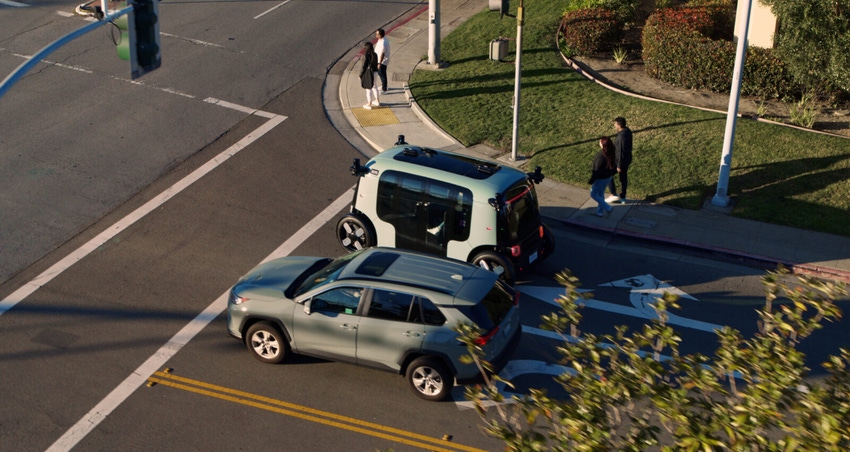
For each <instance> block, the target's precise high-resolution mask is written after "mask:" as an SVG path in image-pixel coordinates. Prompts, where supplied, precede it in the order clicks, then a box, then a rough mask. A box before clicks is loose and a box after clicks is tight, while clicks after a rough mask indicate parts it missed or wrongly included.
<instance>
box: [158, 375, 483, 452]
mask: <svg viewBox="0 0 850 452" xmlns="http://www.w3.org/2000/svg"><path fill="white" fill-rule="evenodd" d="M154 384H160V385H163V386H168V387H171V388H175V389H182V390H184V391H189V392H193V393H195V394H200V395H204V396H208V397H214V398H216V399H220V400H226V401H228V402H233V403H239V404H242V405H247V406H250V407H254V408H259V409H261V410H266V411H271V412H274V413H278V414H284V415H287V416H292V417H296V418H299V419H303V420H307V421H311V422H316V423H318V424H324V425H328V426H331V427H336V428H341V429H344V430H349V431H352V432H357V433H362V434H364V435H369V436H374V437H377V438H382V439H385V440H388V441H394V442H398V443H402V444H407V445H410V446H414V447H418V448H421V449H426V450H432V451H440V452H456V451H468V452H486V451H484V450H482V449H477V448H474V447H469V446H464V445H462V444H455V443H452V442H450V441H448V440H446V439H440V438H432V437H430V436H425V435H420V434H417V433H413V432H408V431H406V430H401V429H397V428H392V427H387V426H385V425H380V424H375V423H372V422H366V421H363V420H360V419H356V418H352V417H348V416H342V415H339V414H335V413H330V412H327V411H322V410H317V409H315V408H310V407H306V406H302V405H297V404H294V403H289V402H285V401H283V400H277V399H272V398H270V397H264V396H261V395H257V394H251V393H249V392H244V391H239V390H236V389H231V388H226V387H224V386H218V385H214V384H210V383H205V382H203V381H198V380H193V379H191V378H185V377H180V376H177V375H174V374H172V373H170V371H169V370H166V371H165V372H163V371H158V372H155V373H154V374H153V375H152V376H151V377H149V378H148V386H153V385H154Z"/></svg>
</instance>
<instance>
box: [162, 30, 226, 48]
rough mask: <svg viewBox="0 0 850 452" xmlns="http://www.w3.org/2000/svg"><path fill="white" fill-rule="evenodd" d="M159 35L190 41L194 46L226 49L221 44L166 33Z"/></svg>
mask: <svg viewBox="0 0 850 452" xmlns="http://www.w3.org/2000/svg"><path fill="white" fill-rule="evenodd" d="M159 34H160V36H168V37H169V38H174V39H180V40H182V41H188V42H191V43H192V44H198V45H201V46H206V47H219V48H222V49H223V48H224V46H223V45H221V44H215V43H212V42H207V41H201V40H198V39H192V38H184V37H182V36H177V35H173V34H171V33H165V32H162V31H160V32H159Z"/></svg>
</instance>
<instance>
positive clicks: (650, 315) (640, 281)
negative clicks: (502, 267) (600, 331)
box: [520, 275, 722, 333]
mask: <svg viewBox="0 0 850 452" xmlns="http://www.w3.org/2000/svg"><path fill="white" fill-rule="evenodd" d="M600 286H609V287H621V288H629V289H630V294H629V300H630V301H631V303H632V306H633V307H630V306H624V305H621V304H618V303H611V302H607V301H601V300H596V299H592V298H590V299H587V300H583V301H582V303H583V304H584V305H585V307H587V308H590V309H598V310H602V311H608V312H614V313H617V314H622V315H628V316H631V317H637V318H642V319H657V318H658V316H657V315H656V313H655V310H654V309H653V308H652V306H650V304H652V303H654V302H655V300H656V299H657V298H658V297H660V296H661V295H663V294H664V292H670V293H674V294H676V295H679V297H681V298H687V299H690V300H694V301H697V299H696V298H694V297H692V296H691V295H688V294H687V293H685V292H683V291H682V290H680V289H678V288H676V287H674V286H671V285H669V284H667V283H665V282H663V281H660V280H658V279H656V278H655V277H654V276H652V275H641V276H635V277H632V278H626V279H622V280H619V281H612V282H608V283H604V284H600ZM582 291H583V292H587V290H582ZM520 292H522V293H524V294H526V295H530V296H532V297H534V298H537V299H538V300H540V301H544V302H546V303H550V304H553V305H557V303H556V302H555V300H556V299H557V298H558V297H560V296H561V295H563V294H564V288H563V287H551V286H546V287H544V286H521V287H520ZM668 315H669V318H668V320H667V323H668V324H670V325H679V326H683V327H686V328H693V329H695V330H700V331H707V332H710V333H713V332H714V331H715V330H717V329H720V328H722V325H717V324H714V323H708V322H703V321H701V320H693V319H687V318H684V317H681V316H677V315H674V314H671V313H669V312H668Z"/></svg>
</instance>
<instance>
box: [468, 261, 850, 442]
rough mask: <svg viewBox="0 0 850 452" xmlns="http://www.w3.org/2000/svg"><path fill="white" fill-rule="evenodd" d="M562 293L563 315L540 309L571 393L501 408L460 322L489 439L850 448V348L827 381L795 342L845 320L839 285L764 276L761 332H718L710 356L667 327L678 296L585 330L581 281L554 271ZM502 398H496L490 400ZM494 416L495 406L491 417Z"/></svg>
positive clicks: (471, 332) (472, 396) (834, 360)
mask: <svg viewBox="0 0 850 452" xmlns="http://www.w3.org/2000/svg"><path fill="white" fill-rule="evenodd" d="M557 280H558V282H559V283H560V284H562V285H563V286H564V287H565V288H566V293H565V294H564V295H562V296H560V297H559V299H558V300H557V302H558V304H559V306H560V310H559V311H558V312H552V313H550V314H547V315H544V316H543V317H542V319H543V327H544V328H547V329H549V330H552V331H555V332H557V333H559V334H560V335H561V337H563V339H564V342H563V344H561V345H560V347H558V351H559V353H560V354H561V355H562V356H563V359H562V364H563V365H565V366H567V367H568V368H569V369H570V370H569V371H568V372H565V373H563V374H561V375H559V376H558V377H556V378H555V381H556V382H557V383H558V384H559V385H560V386H561V387H562V388H564V389H565V390H566V393H567V394H569V395H568V397H567V399H566V400H557V399H554V398H551V397H549V396H548V395H547V393H546V391H544V390H538V389H531V390H529V393H528V394H525V395H514V396H512V399H513V400H512V402H514V403H512V404H504V403H502V402H505V396H504V395H503V394H502V393H501V392H500V391H499V389H498V388H499V386H500V385H508V386H510V383H509V382H507V381H504V380H503V379H501V378H500V377H498V376H496V375H490V372H489V371H488V370H489V367H488V366H489V364H487V363H486V362H484V361H483V360H482V358H481V356H482V353H481V350H480V348H479V347H477V346H476V344H475V341H474V339H475V337H477V335H478V334H480V332H479V331H476V330H475V329H474V328H472V327H469V326H460V327H458V331H459V332H460V333H461V334H462V336H463V341H464V343H465V344H466V346H467V350H468V351H469V355H468V356H467V357H466V359H468V360H469V361H468V362H476V363H478V365H479V366H480V368H481V369H482V370H483V371H485V372H484V374H485V375H486V377H485V384H484V385H483V386H477V387H468V388H467V391H466V397H467V398H468V399H469V400H471V401H473V402H474V403H475V406H476V408H477V410H478V413H479V415H480V416H481V418H482V420H483V421H484V422H485V426H486V427H485V428H486V431H487V432H488V434H490V435H492V436H494V437H496V438H500V439H502V440H503V441H504V442H505V444H506V445H507V450H517V451H519V450H522V451H528V450H531V451H537V450H555V451H568V450H569V451H596V450H625V451H638V450H646V449H648V448H653V449H659V448H660V449H661V450H664V451H668V450H703V451H710V450H720V449H729V450H736V451H780V450H781V451H794V450H829V451H839V450H848V449H850V369H848V365H847V364H848V362H850V351H849V350H848V349H846V348H842V349H840V350H839V355H838V356H830V357H829V358H828V360H827V362H825V363H823V368H824V369H825V371H826V372H827V374H828V376H827V377H825V378H822V379H820V380H818V381H814V380H813V379H806V377H807V375H808V371H809V369H808V368H807V367H806V365H805V355H804V354H803V353H801V352H800V351H799V350H797V346H798V345H799V343H800V342H801V341H802V340H804V339H805V338H807V337H809V336H810V335H811V334H812V333H813V332H815V331H816V330H818V329H820V328H821V327H822V324H823V322H824V321H833V320H837V319H840V318H841V311H840V309H839V308H838V306H836V304H835V300H836V299H838V298H840V297H841V296H844V295H846V294H847V291H846V288H845V287H844V286H843V285H841V284H838V283H833V282H825V281H820V280H817V279H814V278H809V277H804V276H801V277H797V285H795V286H793V287H792V286H789V285H788V283H787V282H786V281H789V280H790V274H789V272H788V271H787V270H785V269H783V268H780V269H778V270H777V271H775V272H769V273H768V274H767V275H766V276H764V277H763V278H762V282H763V284H764V287H765V293H766V302H765V305H764V307H763V308H760V309H758V310H757V312H758V317H759V321H758V333H756V334H755V335H754V336H753V337H751V338H746V337H744V336H743V335H742V334H741V333H740V332H739V331H737V330H735V329H733V328H731V327H723V328H722V329H720V330H717V331H716V334H717V338H718V343H719V347H718V349H717V351H715V353H714V355H713V356H711V357H708V356H704V355H701V354H689V355H680V353H679V343H680V341H681V338H680V337H679V335H678V334H677V333H676V331H675V330H674V329H673V328H671V327H670V326H669V325H668V324H667V320H668V314H667V311H668V309H676V308H678V307H679V306H678V304H677V297H676V296H675V295H672V294H669V293H665V294H664V295H663V296H661V297H660V298H659V299H658V300H657V301H656V302H655V303H654V305H653V307H654V309H655V311H656V313H657V318H656V319H654V320H653V321H652V322H651V323H650V324H648V325H644V327H643V328H642V329H641V330H639V331H635V332H631V333H630V332H629V331H628V329H627V328H626V327H624V326H620V327H617V328H616V333H615V334H613V335H603V336H599V337H597V336H596V335H592V334H584V333H581V332H580V331H579V329H578V325H579V322H580V320H581V318H582V316H581V314H580V312H579V311H580V309H581V307H582V300H583V299H584V298H585V297H588V296H590V295H589V294H580V293H579V292H578V291H577V289H578V287H579V281H578V279H577V278H576V277H575V276H573V275H572V274H571V273H570V272H569V271H568V270H564V271H562V272H561V273H559V274H558V275H557ZM494 402H495V403H494ZM493 411H495V412H493Z"/></svg>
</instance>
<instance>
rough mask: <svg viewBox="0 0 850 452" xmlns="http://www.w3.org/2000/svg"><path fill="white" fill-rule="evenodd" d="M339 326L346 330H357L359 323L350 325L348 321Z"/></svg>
mask: <svg viewBox="0 0 850 452" xmlns="http://www.w3.org/2000/svg"><path fill="white" fill-rule="evenodd" d="M339 327H340V328H342V329H344V330H356V329H357V325H350V324H348V323H343V324H341V325H340V326H339Z"/></svg>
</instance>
